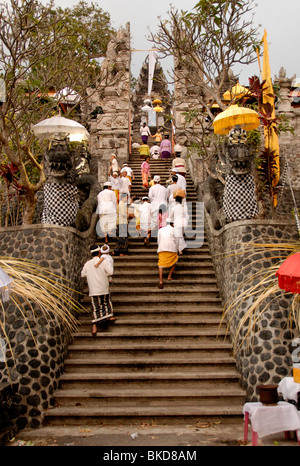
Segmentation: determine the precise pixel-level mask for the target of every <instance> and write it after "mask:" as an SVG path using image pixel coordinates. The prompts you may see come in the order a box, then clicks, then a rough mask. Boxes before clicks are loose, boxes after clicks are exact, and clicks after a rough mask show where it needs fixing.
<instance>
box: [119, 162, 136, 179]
mask: <svg viewBox="0 0 300 466" xmlns="http://www.w3.org/2000/svg"><path fill="white" fill-rule="evenodd" d="M123 172H126V176H128V178H129V180H130V182H131V183H132V181H133V180H134V173H133V170H132V168H130V167H129V166H128V164H127V163H126V162H124V163H123V168H122V170H121V174H122V173H123Z"/></svg>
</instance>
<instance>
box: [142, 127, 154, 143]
mask: <svg viewBox="0 0 300 466" xmlns="http://www.w3.org/2000/svg"><path fill="white" fill-rule="evenodd" d="M140 133H141V138H142V141H143V144H147V142H148V137H149V136H152V134H151V133H150V129H149V127H148V126H147V123H146V122H145V121H144V123H143V124H142V126H141V127H140Z"/></svg>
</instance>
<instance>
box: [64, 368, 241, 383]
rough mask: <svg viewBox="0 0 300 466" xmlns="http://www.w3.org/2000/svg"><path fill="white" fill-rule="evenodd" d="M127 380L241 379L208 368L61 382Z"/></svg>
mask: <svg viewBox="0 0 300 466" xmlns="http://www.w3.org/2000/svg"><path fill="white" fill-rule="evenodd" d="M124 379H125V380H127V381H131V382H136V381H138V380H153V381H154V380H160V381H163V380H170V381H171V382H173V381H175V380H181V381H182V380H198V381H199V380H211V379H215V380H220V379H222V380H223V379H228V380H231V379H235V380H237V379H240V374H239V373H238V372H237V371H236V370H233V369H232V370H230V369H227V368H226V369H224V370H218V371H214V370H210V371H208V370H207V368H206V369H205V370H197V371H195V372H193V371H190V372H172V373H170V374H163V373H157V372H141V371H135V372H134V373H132V372H121V373H119V372H115V373H113V372H109V373H105V374H97V373H94V372H86V373H80V372H78V373H76V374H73V373H71V374H62V375H61V381H62V382H65V381H75V382H79V381H88V380H95V381H97V380H98V381H104V382H107V381H108V380H119V381H120V380H124Z"/></svg>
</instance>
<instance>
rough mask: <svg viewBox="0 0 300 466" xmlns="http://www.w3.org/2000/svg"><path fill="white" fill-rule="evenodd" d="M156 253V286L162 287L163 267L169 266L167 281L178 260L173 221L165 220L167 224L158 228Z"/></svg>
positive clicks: (170, 277)
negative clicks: (157, 281) (157, 276)
mask: <svg viewBox="0 0 300 466" xmlns="http://www.w3.org/2000/svg"><path fill="white" fill-rule="evenodd" d="M157 243H158V248H157V253H158V273H159V284H158V288H160V289H162V288H163V286H164V285H163V269H164V268H165V267H168V268H170V271H169V275H168V281H170V280H172V274H173V272H174V270H175V267H176V263H177V261H178V254H177V252H178V249H177V241H176V238H175V235H174V227H173V223H171V222H170V220H167V226H165V227H163V228H160V229H159V230H158V236H157Z"/></svg>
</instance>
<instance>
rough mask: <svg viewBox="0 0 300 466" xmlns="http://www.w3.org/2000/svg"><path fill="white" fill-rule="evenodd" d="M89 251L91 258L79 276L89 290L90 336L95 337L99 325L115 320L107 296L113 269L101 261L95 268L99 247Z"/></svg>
mask: <svg viewBox="0 0 300 466" xmlns="http://www.w3.org/2000/svg"><path fill="white" fill-rule="evenodd" d="M90 251H91V254H92V258H91V259H90V260H89V261H87V262H86V263H85V264H84V266H83V268H82V270H81V276H82V277H85V278H86V280H87V284H88V288H89V296H90V298H91V308H92V335H93V336H94V337H95V336H96V335H97V330H98V328H97V325H98V324H99V323H102V322H104V321H107V320H110V321H113V320H116V319H115V317H114V315H113V307H112V303H111V300H110V295H109V279H108V277H109V275H112V273H113V267H112V265H111V264H110V263H109V262H108V261H103V262H102V263H101V264H100V265H99V267H95V265H96V264H97V263H98V261H99V254H100V247H99V246H97V245H94V246H92V247H91V248H90Z"/></svg>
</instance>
